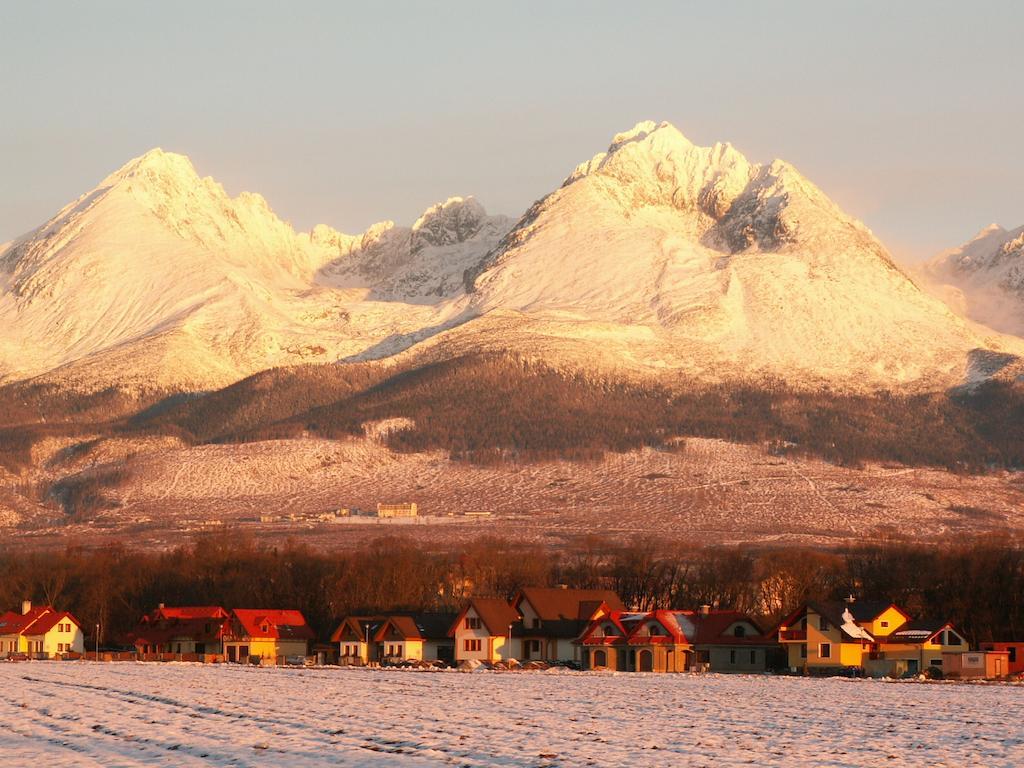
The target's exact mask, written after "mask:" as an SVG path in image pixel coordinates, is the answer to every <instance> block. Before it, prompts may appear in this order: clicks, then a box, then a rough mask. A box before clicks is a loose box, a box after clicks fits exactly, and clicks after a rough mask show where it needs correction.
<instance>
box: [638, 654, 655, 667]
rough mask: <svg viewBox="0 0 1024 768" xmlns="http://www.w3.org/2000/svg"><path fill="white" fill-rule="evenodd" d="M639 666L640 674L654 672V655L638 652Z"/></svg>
mask: <svg viewBox="0 0 1024 768" xmlns="http://www.w3.org/2000/svg"><path fill="white" fill-rule="evenodd" d="M639 662H640V663H639V664H638V665H637V666H638V667H639V668H640V671H641V672H653V671H654V654H653V653H651V652H650V651H640V659H639Z"/></svg>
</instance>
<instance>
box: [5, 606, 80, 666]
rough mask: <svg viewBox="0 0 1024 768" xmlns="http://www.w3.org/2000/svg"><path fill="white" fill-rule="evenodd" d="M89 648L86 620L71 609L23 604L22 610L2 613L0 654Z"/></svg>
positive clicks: (51, 654) (50, 654) (43, 655)
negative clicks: (85, 626) (75, 615)
mask: <svg viewBox="0 0 1024 768" xmlns="http://www.w3.org/2000/svg"><path fill="white" fill-rule="evenodd" d="M84 651H85V635H84V634H83V632H82V624H81V622H80V621H79V620H78V619H76V618H75V617H74V616H73V615H72V614H70V613H68V612H67V611H58V610H56V609H54V608H53V607H52V606H49V605H41V606H36V607H33V606H32V603H31V601H28V600H26V601H24V602H23V603H22V604H21V613H16V612H14V611H7V612H6V613H4V614H2V615H0V658H9V657H11V656H17V655H22V654H24V655H27V656H28V657H29V658H33V659H52V658H59V657H61V656H65V655H68V654H78V653H83V652H84Z"/></svg>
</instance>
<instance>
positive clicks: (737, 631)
mask: <svg viewBox="0 0 1024 768" xmlns="http://www.w3.org/2000/svg"><path fill="white" fill-rule="evenodd" d="M732 634H733V637H746V636H747V628H746V627H745V626H743V625H742V624H737V625H736V627H735V628H734V629H733V631H732Z"/></svg>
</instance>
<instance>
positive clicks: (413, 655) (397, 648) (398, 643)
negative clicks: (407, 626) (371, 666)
mask: <svg viewBox="0 0 1024 768" xmlns="http://www.w3.org/2000/svg"><path fill="white" fill-rule="evenodd" d="M379 647H380V649H381V653H380V657H381V658H382V659H392V660H394V659H401V660H403V661H407V660H412V661H420V660H421V659H422V658H423V641H422V640H383V641H381V642H380V643H379ZM392 651H394V653H392Z"/></svg>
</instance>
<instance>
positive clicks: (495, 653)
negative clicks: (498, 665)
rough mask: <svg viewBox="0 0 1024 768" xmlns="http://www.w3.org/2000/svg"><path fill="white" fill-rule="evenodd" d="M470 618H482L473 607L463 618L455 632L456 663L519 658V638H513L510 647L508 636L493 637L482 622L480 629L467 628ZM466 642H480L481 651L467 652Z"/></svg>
mask: <svg viewBox="0 0 1024 768" xmlns="http://www.w3.org/2000/svg"><path fill="white" fill-rule="evenodd" d="M468 618H480V617H479V615H478V614H477V613H476V611H475V610H474V609H473V607H472V606H470V607H469V608H468V609H467V610H466V615H465V616H463V617H462V620H461V621H460V622H459V626H458V627H457V628H456V630H455V660H456V661H466V660H469V659H477V660H479V661H491V662H493V661H502V660H504V659H510V658H512V659H515V658H518V656H517V655H516V653H515V651H516V648H517V646H518V645H519V642H518V639H517V638H512V644H511V647H510V646H509V641H508V637H507V636H505V635H501V636H492V635H491V634H490V632H489V631H488V629H487V627H486V626H484V624H483V622H482V621H481V623H480V628H479V629H468V628H467V627H466V619H468ZM466 640H479V641H480V650H479V651H467V650H466V643H465V641H466ZM510 651H511V653H510Z"/></svg>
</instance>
